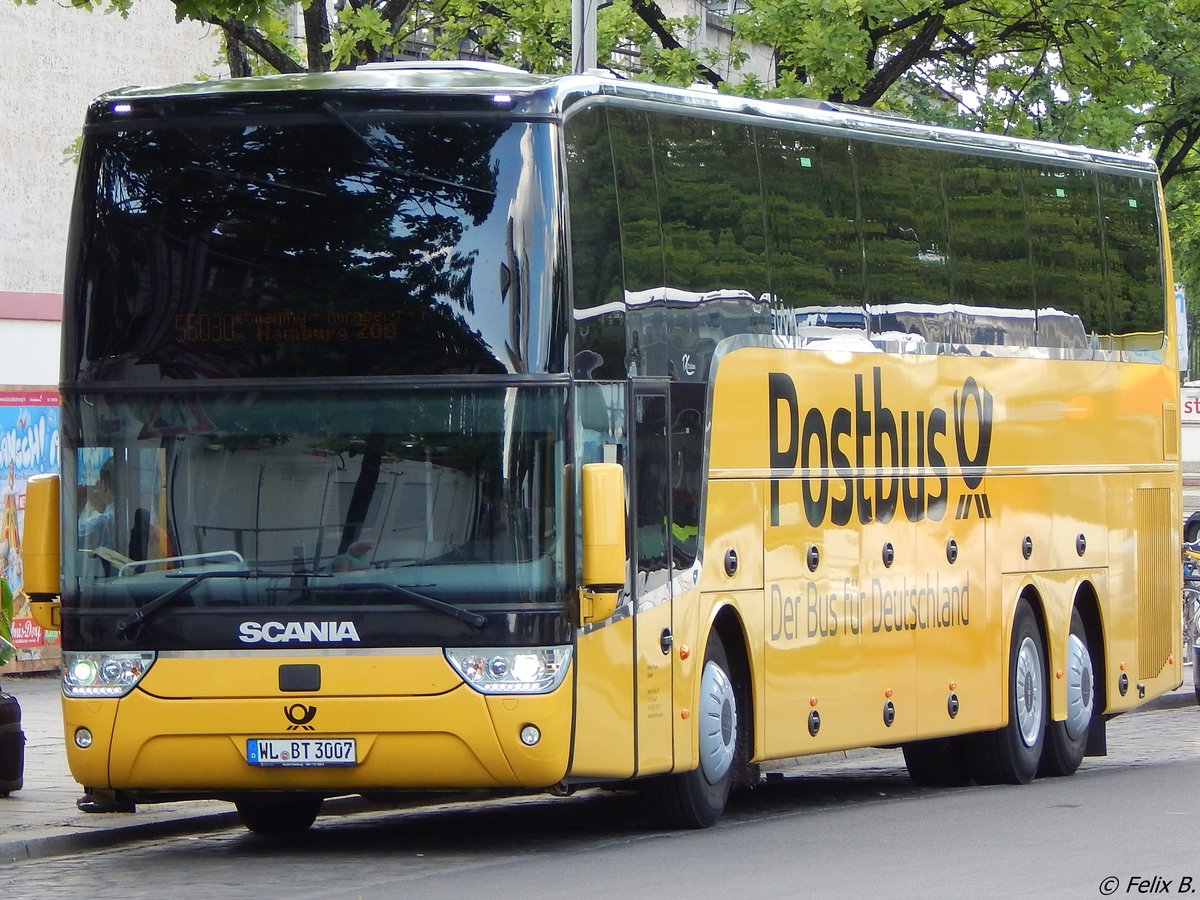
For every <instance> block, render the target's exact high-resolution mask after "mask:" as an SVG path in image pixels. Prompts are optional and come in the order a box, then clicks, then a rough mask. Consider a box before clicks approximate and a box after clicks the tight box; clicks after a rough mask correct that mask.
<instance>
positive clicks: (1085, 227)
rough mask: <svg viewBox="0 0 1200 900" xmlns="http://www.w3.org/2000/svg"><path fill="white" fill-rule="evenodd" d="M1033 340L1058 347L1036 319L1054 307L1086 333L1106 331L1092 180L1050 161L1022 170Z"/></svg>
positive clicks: (1058, 342) (1060, 342) (1049, 313)
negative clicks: (1035, 336) (1030, 260)
mask: <svg viewBox="0 0 1200 900" xmlns="http://www.w3.org/2000/svg"><path fill="white" fill-rule="evenodd" d="M1023 178H1024V184H1025V202H1026V209H1027V210H1028V215H1029V238H1030V244H1031V248H1032V258H1033V285H1034V295H1035V299H1036V304H1035V305H1036V308H1037V310H1038V318H1039V325H1038V343H1039V344H1041V345H1043V346H1063V345H1064V343H1067V342H1064V341H1063V340H1061V339H1059V338H1058V337H1057V335H1056V334H1055V333H1054V332H1053V330H1052V329H1049V328H1043V327H1042V325H1043V323H1042V322H1041V319H1042V318H1043V317H1046V318H1050V317H1051V316H1052V315H1053V312H1054V311H1057V312H1058V313H1059V314H1065V315H1066V316H1068V317H1070V318H1071V319H1072V320H1076V319H1077V320H1078V322H1079V323H1080V325H1081V326H1082V329H1083V331H1084V332H1085V333H1086V334H1088V335H1095V334H1100V335H1106V334H1109V333H1111V329H1110V325H1109V316H1108V304H1107V302H1106V301H1105V297H1104V265H1103V260H1102V257H1101V249H1100V231H1099V229H1100V218H1099V215H1098V210H1097V207H1096V180H1095V176H1094V175H1092V174H1091V173H1089V172H1083V171H1079V170H1077V169H1069V168H1066V167H1057V166H1050V165H1028V166H1026V167H1025V168H1024V170H1023Z"/></svg>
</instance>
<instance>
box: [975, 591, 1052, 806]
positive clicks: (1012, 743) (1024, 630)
mask: <svg viewBox="0 0 1200 900" xmlns="http://www.w3.org/2000/svg"><path fill="white" fill-rule="evenodd" d="M1042 634H1043V632H1042V627H1041V625H1040V623H1039V621H1038V618H1037V616H1036V614H1035V613H1034V611H1033V605H1032V603H1031V600H1030V598H1029V597H1028V596H1027V595H1022V597H1021V599H1019V600H1018V601H1017V605H1016V609H1015V610H1014V612H1013V627H1012V636H1011V638H1010V639H1009V654H1008V697H1007V704H1008V724H1007V725H1005V726H1004V727H1002V728H998V729H997V730H995V731H989V732H985V733H983V734H980V735H978V736H977V737H976V739H975V741H974V747H973V748H972V749H973V752H972V753H971V760H970V761H971V769H972V774H973V775H974V777H975V780H976V781H977V782H979V783H980V784H1028V783H1029V782H1031V781H1033V779H1034V777H1035V776H1036V775H1037V774H1038V768H1039V766H1040V765H1041V761H1042V751H1043V748H1044V746H1045V741H1046V730H1047V723H1048V721H1049V718H1050V716H1049V702H1048V701H1049V697H1048V694H1049V691H1048V688H1049V682H1048V679H1047V676H1046V642H1045V640H1044V639H1043V637H1042Z"/></svg>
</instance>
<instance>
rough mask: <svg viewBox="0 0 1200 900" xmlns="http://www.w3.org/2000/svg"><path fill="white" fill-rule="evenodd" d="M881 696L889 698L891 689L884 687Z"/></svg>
mask: <svg viewBox="0 0 1200 900" xmlns="http://www.w3.org/2000/svg"><path fill="white" fill-rule="evenodd" d="M883 696H885V697H887V698H889V699H890V698H891V696H892V689H891V688H886V689H885V690H884V692H883Z"/></svg>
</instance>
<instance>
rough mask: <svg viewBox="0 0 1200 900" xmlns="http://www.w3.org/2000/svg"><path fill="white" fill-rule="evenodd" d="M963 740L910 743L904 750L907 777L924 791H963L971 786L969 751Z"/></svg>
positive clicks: (954, 738)
mask: <svg viewBox="0 0 1200 900" xmlns="http://www.w3.org/2000/svg"><path fill="white" fill-rule="evenodd" d="M964 741H965V739H964V738H961V737H945V738H934V739H932V740H928V741H910V742H909V743H907V744H905V745H904V747H903V750H904V765H905V768H907V769H908V777H909V778H911V779H912V780H913V783H914V784H919V785H921V786H922V787H964V786H965V785H968V784H970V783H971V766H970V764H969V762H968V761H967V747H966V744H965V743H964Z"/></svg>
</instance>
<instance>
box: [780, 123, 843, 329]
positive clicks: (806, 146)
mask: <svg viewBox="0 0 1200 900" xmlns="http://www.w3.org/2000/svg"><path fill="white" fill-rule="evenodd" d="M759 146H760V150H761V157H762V180H763V192H764V194H765V204H766V218H767V243H768V247H769V254H770V260H771V293H772V294H773V295H774V297H775V300H776V302H777V303H779V304H781V305H782V306H783V307H785V308H796V307H812V306H822V307H829V306H852V307H860V306H861V305H862V300H863V283H862V250H861V245H860V243H859V239H858V220H857V212H856V210H855V198H854V173H853V171H852V170H851V167H850V153H849V148H848V145H847V143H846V141H844V140H839V139H837V138H828V137H822V136H819V135H812V134H800V133H795V132H787V131H776V130H774V129H762V130H761V131H760V132H759Z"/></svg>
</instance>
